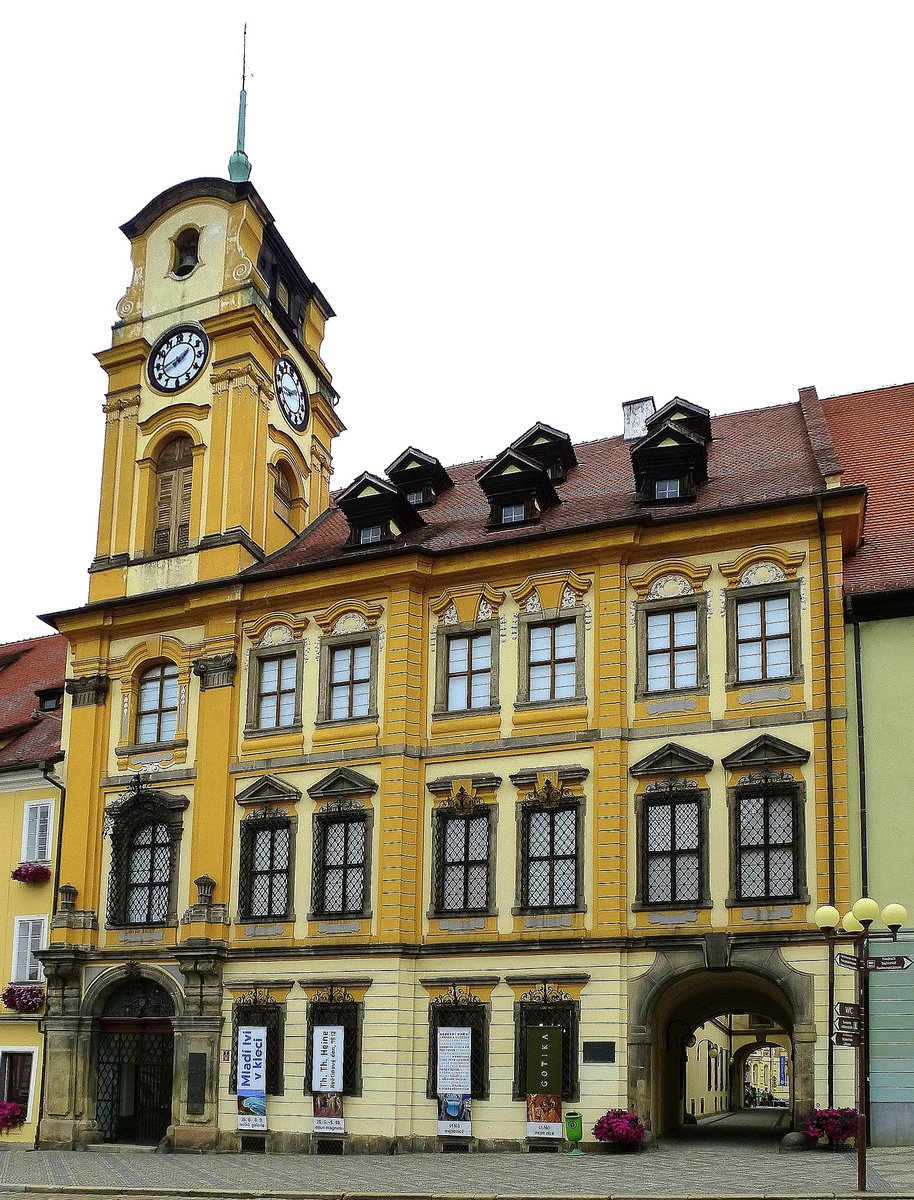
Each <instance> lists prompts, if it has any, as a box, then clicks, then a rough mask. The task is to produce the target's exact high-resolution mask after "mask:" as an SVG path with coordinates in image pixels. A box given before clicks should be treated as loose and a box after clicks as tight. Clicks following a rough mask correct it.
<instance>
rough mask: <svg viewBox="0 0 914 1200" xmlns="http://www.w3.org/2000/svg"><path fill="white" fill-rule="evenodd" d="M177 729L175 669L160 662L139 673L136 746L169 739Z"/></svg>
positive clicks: (170, 740) (176, 670) (171, 739)
mask: <svg viewBox="0 0 914 1200" xmlns="http://www.w3.org/2000/svg"><path fill="white" fill-rule="evenodd" d="M177 730H178V668H177V667H176V666H175V664H174V663H171V662H162V663H158V664H157V665H156V666H154V667H150V669H149V670H148V671H144V672H143V674H142V675H141V676H140V690H139V699H138V701H137V709H136V740H137V744H138V745H147V744H149V743H151V742H173V741H174V739H175V735H176V734H177Z"/></svg>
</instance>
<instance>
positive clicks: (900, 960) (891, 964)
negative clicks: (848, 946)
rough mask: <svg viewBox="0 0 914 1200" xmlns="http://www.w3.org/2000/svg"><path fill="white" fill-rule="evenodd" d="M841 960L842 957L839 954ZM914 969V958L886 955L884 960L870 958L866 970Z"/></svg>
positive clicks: (901, 955) (903, 955)
mask: <svg viewBox="0 0 914 1200" xmlns="http://www.w3.org/2000/svg"><path fill="white" fill-rule="evenodd" d="M838 957H839V958H840V957H841V955H840V954H839V955H838ZM911 967H914V958H908V956H907V954H892V955H886V956H885V957H884V958H868V959H867V960H866V969H867V970H868V971H907V970H909V969H910V968H911Z"/></svg>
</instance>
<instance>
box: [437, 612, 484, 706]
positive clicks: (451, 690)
mask: <svg viewBox="0 0 914 1200" xmlns="http://www.w3.org/2000/svg"><path fill="white" fill-rule="evenodd" d="M491 703H492V634H491V633H490V632H489V631H488V630H486V632H485V633H476V634H473V635H467V636H461V637H451V638H448V643H447V707H448V711H449V712H457V711H460V710H461V709H467V708H485V707H487V706H488V705H490V704H491Z"/></svg>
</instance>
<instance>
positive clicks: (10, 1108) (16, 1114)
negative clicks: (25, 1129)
mask: <svg viewBox="0 0 914 1200" xmlns="http://www.w3.org/2000/svg"><path fill="white" fill-rule="evenodd" d="M24 1124H25V1109H24V1108H23V1107H22V1105H21V1104H16V1102H15V1101H14V1100H0V1133H9V1131H10V1130H11V1129H18V1128H19V1126H20V1125H24Z"/></svg>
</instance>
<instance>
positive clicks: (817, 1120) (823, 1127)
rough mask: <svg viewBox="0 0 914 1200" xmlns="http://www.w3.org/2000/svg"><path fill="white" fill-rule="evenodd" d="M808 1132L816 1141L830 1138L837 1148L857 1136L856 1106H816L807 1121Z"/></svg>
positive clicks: (829, 1140)
mask: <svg viewBox="0 0 914 1200" xmlns="http://www.w3.org/2000/svg"><path fill="white" fill-rule="evenodd" d="M806 1133H807V1135H808V1136H809V1137H810V1138H811V1139H812V1140H813V1141H814V1142H819V1141H821V1140H822V1138H826V1139H827V1140H828V1144H829V1146H831V1148H832V1149H835V1148H836V1147H837V1146H843V1145H845V1144H846V1143H847V1142H849V1141H850V1140H851V1138H856V1136H857V1110H856V1108H814V1109H813V1110H812V1112H811V1113H810V1114H809V1120H808V1121H807V1123H806Z"/></svg>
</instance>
